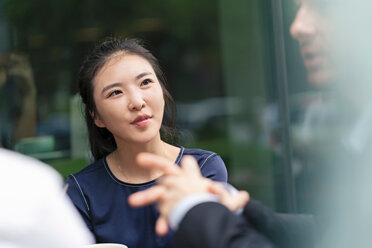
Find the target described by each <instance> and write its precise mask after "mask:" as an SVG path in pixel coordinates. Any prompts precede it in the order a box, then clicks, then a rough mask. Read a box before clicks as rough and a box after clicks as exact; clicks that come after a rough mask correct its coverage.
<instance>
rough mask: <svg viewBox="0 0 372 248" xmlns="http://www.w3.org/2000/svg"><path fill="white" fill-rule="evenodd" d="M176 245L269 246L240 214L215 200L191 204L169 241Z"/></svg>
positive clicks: (180, 247) (219, 247) (205, 247)
mask: <svg viewBox="0 0 372 248" xmlns="http://www.w3.org/2000/svg"><path fill="white" fill-rule="evenodd" d="M173 246H174V247H177V248H186V247H187V248H194V247H203V248H209V247H210V248H242V247H247V248H248V247H249V248H273V247H274V246H273V245H272V243H271V242H270V240H269V239H267V238H266V237H265V236H264V235H262V234H261V233H259V232H258V231H256V230H255V229H253V228H252V226H251V225H250V223H249V222H248V221H246V220H245V219H244V218H243V217H242V216H239V215H236V214H234V213H232V212H231V211H229V210H228V209H227V208H226V207H224V206H223V205H221V204H219V203H216V202H205V203H201V204H199V205H197V206H195V207H193V208H192V209H191V210H190V211H189V212H188V213H187V214H186V215H185V217H184V218H183V220H182V221H181V223H180V225H179V228H178V230H177V232H176V234H175V239H174V243H173Z"/></svg>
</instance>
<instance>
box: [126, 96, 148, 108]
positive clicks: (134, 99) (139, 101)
mask: <svg viewBox="0 0 372 248" xmlns="http://www.w3.org/2000/svg"><path fill="white" fill-rule="evenodd" d="M144 106H145V101H144V98H143V96H142V94H141V93H140V92H132V93H131V94H130V95H129V103H128V108H129V110H131V111H133V110H141V109H142V108H143V107H144Z"/></svg>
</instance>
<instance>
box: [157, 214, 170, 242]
mask: <svg viewBox="0 0 372 248" xmlns="http://www.w3.org/2000/svg"><path fill="white" fill-rule="evenodd" d="M155 231H156V233H157V234H158V235H159V236H161V237H162V236H164V235H166V234H167V233H168V231H169V226H168V220H167V218H165V216H163V215H161V216H160V217H159V218H158V219H157V221H156V224H155Z"/></svg>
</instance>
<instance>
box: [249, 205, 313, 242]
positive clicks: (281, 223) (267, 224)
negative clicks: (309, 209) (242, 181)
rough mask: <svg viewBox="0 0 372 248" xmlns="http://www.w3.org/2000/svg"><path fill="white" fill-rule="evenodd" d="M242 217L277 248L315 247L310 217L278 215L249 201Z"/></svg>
mask: <svg viewBox="0 0 372 248" xmlns="http://www.w3.org/2000/svg"><path fill="white" fill-rule="evenodd" d="M243 216H244V217H245V219H246V220H247V221H248V222H249V223H251V225H252V226H253V227H254V228H255V229H256V230H258V231H259V232H261V233H262V234H264V235H265V236H266V237H268V238H269V239H270V240H271V241H272V242H273V243H274V244H275V245H277V246H278V247H283V248H284V247H285V248H292V247H293V248H294V247H301V248H305V247H306V248H307V247H314V246H315V221H314V217H313V216H312V215H304V214H278V213H275V212H273V211H272V210H270V209H269V208H268V207H266V206H264V205H263V204H261V203H260V202H258V201H256V200H254V199H251V200H250V201H249V202H248V204H247V205H246V206H245V208H244V211H243Z"/></svg>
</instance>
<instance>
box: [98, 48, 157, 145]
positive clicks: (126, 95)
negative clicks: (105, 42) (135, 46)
mask: <svg viewBox="0 0 372 248" xmlns="http://www.w3.org/2000/svg"><path fill="white" fill-rule="evenodd" d="M93 84H94V86H93V87H94V90H93V97H94V101H95V104H96V108H97V114H96V116H95V120H94V122H95V124H96V125H97V126H98V127H101V128H103V127H105V128H107V129H108V130H109V131H110V132H111V133H112V134H113V135H114V137H115V140H116V141H117V142H118V141H122V142H126V143H146V142H149V141H151V140H152V139H154V138H157V137H160V134H159V130H160V127H161V123H162V120H163V112H164V97H163V91H162V88H161V85H160V82H159V81H158V79H157V77H156V75H155V72H154V70H153V68H152V66H151V65H150V63H149V62H148V61H147V60H146V59H144V58H143V57H141V56H138V55H134V54H120V53H119V54H116V55H113V56H112V58H111V59H109V60H108V61H107V62H106V64H105V65H104V66H103V67H102V68H101V70H100V71H99V72H98V74H97V76H96V77H95V78H94V82H93Z"/></svg>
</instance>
